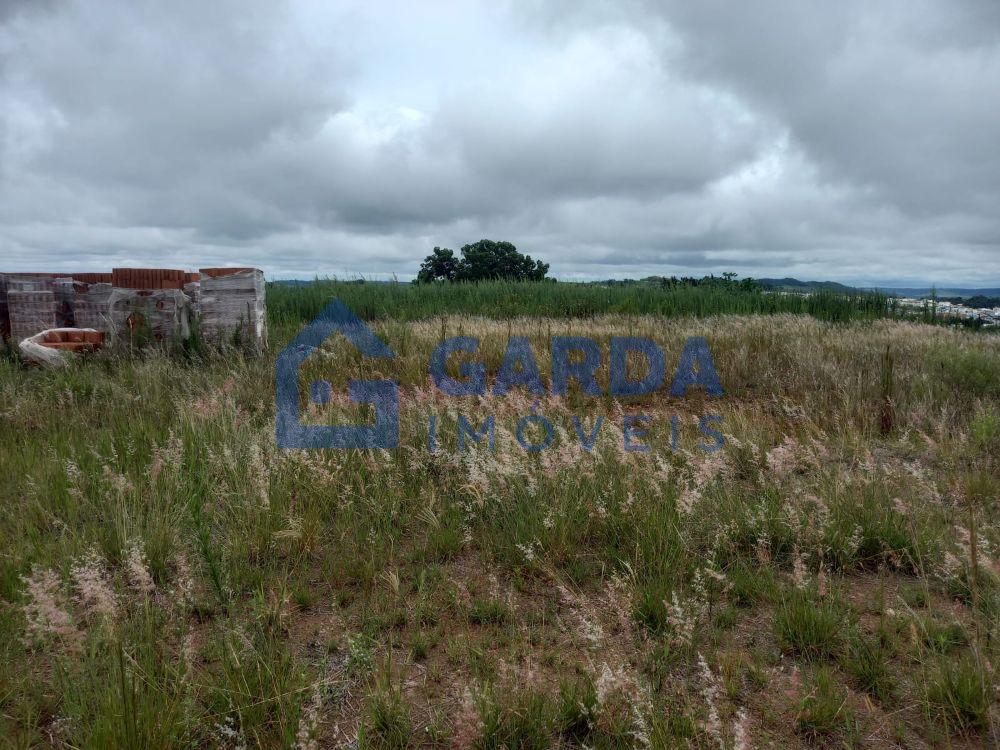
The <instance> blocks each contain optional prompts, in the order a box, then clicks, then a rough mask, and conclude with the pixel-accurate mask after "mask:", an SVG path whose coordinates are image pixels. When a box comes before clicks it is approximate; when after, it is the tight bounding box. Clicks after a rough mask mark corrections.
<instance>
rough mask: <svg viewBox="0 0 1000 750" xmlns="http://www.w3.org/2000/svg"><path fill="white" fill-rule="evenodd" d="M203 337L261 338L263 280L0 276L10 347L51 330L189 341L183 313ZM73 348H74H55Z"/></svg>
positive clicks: (152, 271)
mask: <svg viewBox="0 0 1000 750" xmlns="http://www.w3.org/2000/svg"><path fill="white" fill-rule="evenodd" d="M192 307H193V308H194V309H195V310H197V311H199V312H200V314H201V321H202V330H203V331H204V334H205V336H206V338H208V339H209V340H214V341H217V342H220V343H228V342H230V341H232V340H234V339H235V338H236V337H242V338H243V339H244V340H246V339H247V338H254V339H256V340H258V341H260V340H262V339H263V338H264V337H265V333H266V332H265V317H264V316H265V311H264V274H263V272H262V271H260V270H258V269H256V268H206V269H203V270H202V272H201V273H200V274H198V273H186V272H184V271H180V270H176V269H169V268H115V269H113V270H112V272H111V273H74V274H51V273H35V274H29V273H18V274H0V334H2V335H3V336H4V337H9V338H10V339H11V340H13V341H15V342H19V341H22V340H23V339H26V338H28V337H30V336H33V335H35V334H37V333H40V332H41V331H43V330H47V329H49V328H57V327H77V328H93V329H95V330H97V331H101V332H104V333H108V334H111V335H113V336H118V337H122V336H124V337H126V338H128V339H130V340H131V339H133V338H134V336H135V334H136V332H137V331H138V330H140V329H141V330H143V331H144V332H146V333H148V334H149V335H150V337H151V338H153V339H155V340H166V339H170V338H174V337H181V338H183V337H186V336H188V335H189V326H188V323H189V319H188V318H189V312H190V310H191V308H192ZM56 343H78V342H56Z"/></svg>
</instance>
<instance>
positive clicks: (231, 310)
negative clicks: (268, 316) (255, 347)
mask: <svg viewBox="0 0 1000 750" xmlns="http://www.w3.org/2000/svg"><path fill="white" fill-rule="evenodd" d="M198 309H199V311H200V313H201V332H202V335H203V336H204V337H205V339H206V340H208V341H216V340H221V339H224V338H226V337H229V336H243V337H244V338H248V339H256V340H258V341H260V340H262V339H263V338H264V333H265V323H264V272H263V271H260V270H258V269H256V268H203V269H201V295H200V302H199V305H198Z"/></svg>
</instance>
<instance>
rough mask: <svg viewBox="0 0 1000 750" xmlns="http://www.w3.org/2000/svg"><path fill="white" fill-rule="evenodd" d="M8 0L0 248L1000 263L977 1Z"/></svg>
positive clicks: (572, 261) (908, 274)
mask: <svg viewBox="0 0 1000 750" xmlns="http://www.w3.org/2000/svg"><path fill="white" fill-rule="evenodd" d="M412 5H413V4H407V3H403V2H398V3H387V4H377V8H372V7H371V5H370V4H365V3H362V2H342V3H337V4H334V5H332V6H331V5H330V4H326V3H319V2H314V3H310V2H302V3H294V4H288V5H286V4H275V3H269V2H263V1H261V2H259V3H253V2H251V3H247V2H235V0H233V2H223V3H213V4H210V5H209V6H208V7H205V5H204V4H195V3H186V2H176V3H170V4H161V3H153V2H139V3H134V2H133V3H126V2H124V0H113V1H112V2H101V3H97V2H96V0H66V1H65V2H53V3H49V4H45V5H42V6H38V5H35V4H31V5H30V6H29V5H28V4H24V3H18V4H6V5H3V6H0V103H2V105H3V106H2V107H0V268H5V269H6V268H9V269H15V270H28V269H39V270H45V269H52V270H57V269H70V268H72V269H80V268H93V269H97V268H107V267H109V266H111V265H117V264H127V263H146V264H148V263H157V264H163V263H170V264H177V265H181V266H185V267H192V266H197V265H204V264H220V263H225V262H241V263H242V262H252V263H255V264H257V265H260V266H261V267H263V268H265V270H266V271H268V273H269V274H271V275H276V276H300V277H301V276H312V275H314V274H320V275H325V274H340V275H353V274H365V275H388V274H393V273H396V274H398V275H399V276H400V277H403V278H406V277H408V276H410V275H412V274H413V273H414V272H415V270H416V267H417V265H418V263H419V260H420V258H421V257H422V256H423V255H424V254H426V253H427V252H428V251H429V248H430V247H432V246H433V245H449V246H452V247H457V246H459V245H461V244H463V243H465V242H469V241H474V240H476V239H479V238H480V237H496V238H504V239H510V240H511V241H513V242H515V243H516V244H517V245H518V246H519V247H521V248H522V249H525V250H527V251H528V252H531V253H532V254H533V255H535V256H539V257H542V258H544V259H546V260H547V261H549V262H550V263H551V264H552V268H553V270H554V271H555V272H556V273H557V274H558V275H560V276H563V277H566V278H595V277H597V278H603V277H608V276H623V275H645V274H649V273H665V274H670V273H684V274H700V273H707V272H713V271H714V272H719V271H723V270H734V271H737V272H741V273H746V274H750V275H759V276H764V275H798V276H809V277H811V278H831V279H841V280H847V281H855V282H889V281H908V282H909V281H912V282H917V281H928V282H929V281H936V282H939V283H951V284H957V283H961V284H970V285H972V284H980V285H996V284H1000V215H998V214H997V212H996V210H995V206H996V205H1000V152H998V149H997V148H996V145H995V144H996V135H995V133H997V132H1000V97H998V96H996V93H995V92H996V90H997V85H998V84H1000V8H998V6H997V5H996V3H995V2H992V0H960V1H958V2H948V3H945V2H943V1H941V2H931V0H920V1H918V2H903V0H896V1H894V2H888V3H879V4H877V5H875V4H870V3H862V2H860V0H855V1H854V2H848V3H835V4H830V3H828V4H820V3H802V2H795V1H793V0H770V1H769V2H765V3H755V4H752V5H751V4H743V5H738V4H737V5H733V4H731V3H722V2H703V3H687V2H682V1H681V0H677V1H676V2H656V3H647V2H642V1H641V0H635V1H634V2H628V3H607V2H591V3H571V4H568V3H565V2H541V0H536V1H535V2H531V3H527V4H525V3H517V4H514V3H511V4H510V5H508V6H499V7H498V6H496V5H495V4H485V3H484V4H482V5H469V4H463V5H461V6H452V7H448V6H443V5H442V6H438V5H424V6H423V7H419V8H415V7H412Z"/></svg>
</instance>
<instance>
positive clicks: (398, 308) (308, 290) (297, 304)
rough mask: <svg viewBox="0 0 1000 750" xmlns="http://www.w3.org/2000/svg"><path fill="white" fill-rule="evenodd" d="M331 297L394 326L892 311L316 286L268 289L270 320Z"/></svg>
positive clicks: (664, 295) (283, 319)
mask: <svg viewBox="0 0 1000 750" xmlns="http://www.w3.org/2000/svg"><path fill="white" fill-rule="evenodd" d="M331 297H336V298H338V299H340V300H342V301H343V302H344V303H345V304H346V305H347V306H348V307H350V308H351V309H352V310H354V311H355V312H356V313H357V314H358V315H359V316H360V317H361V318H363V319H365V320H400V321H408V320H421V319H425V318H428V317H430V316H433V315H487V316H489V317H491V318H509V317H517V316H523V315H531V316H535V317H554V318H565V317H576V318H580V317H588V316H592V315H608V314H625V315H664V316H667V317H670V318H676V317H705V316H707V315H725V314H729V315H769V314H775V313H805V314H809V315H813V316H814V317H817V318H820V319H822V320H830V321H841V322H843V321H849V320H871V319H873V318H881V317H886V316H891V315H893V314H894V313H895V312H896V311H895V310H894V308H893V307H892V305H891V301H890V300H889V299H888V298H887V297H885V296H883V295H881V294H855V295H848V294H834V293H832V292H818V293H816V294H812V295H810V296H805V295H801V294H798V295H788V294H770V293H767V292H764V291H763V290H761V289H748V288H741V287H740V285H739V284H738V283H736V282H733V283H726V282H723V281H722V280H721V279H717V280H716V284H705V285H701V286H690V285H684V286H678V287H675V288H669V289H664V288H661V287H658V286H653V285H644V284H636V285H629V286H601V285H596V284H576V283H568V282H567V283H555V282H553V283H542V284H539V283H537V282H509V281H495V282H481V283H478V284H419V285H415V284H382V283H371V282H368V283H356V282H345V281H329V280H317V281H316V282H314V283H311V284H308V285H303V286H294V285H286V284H270V285H269V287H268V314H269V316H270V317H271V320H272V322H273V323H274V324H276V325H279V326H285V325H293V324H294V325H298V324H301V323H304V322H306V321H308V320H312V318H313V317H315V316H316V314H317V313H319V311H320V310H322V309H323V306H324V305H325V304H326V302H327V300H329V299H330V298H331Z"/></svg>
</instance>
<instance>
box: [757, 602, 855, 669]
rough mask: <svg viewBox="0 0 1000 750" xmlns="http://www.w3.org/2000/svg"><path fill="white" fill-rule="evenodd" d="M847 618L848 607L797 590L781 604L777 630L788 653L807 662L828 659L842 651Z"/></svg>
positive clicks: (777, 616)
mask: <svg viewBox="0 0 1000 750" xmlns="http://www.w3.org/2000/svg"><path fill="white" fill-rule="evenodd" d="M844 617H845V610H844V607H843V606H842V605H841V604H840V603H839V602H837V601H836V600H834V599H832V598H831V599H817V598H815V597H812V596H810V595H808V594H806V593H804V592H800V591H797V590H796V591H793V592H791V593H789V594H786V596H785V598H784V599H783V600H782V601H781V602H780V603H779V604H778V607H777V610H776V611H775V613H774V629H775V633H776V634H777V637H778V641H779V642H780V643H781V645H782V646H783V647H784V648H786V649H787V650H788V651H791V652H792V653H794V654H797V655H799V656H803V657H805V658H807V659H826V658H829V657H830V656H832V655H833V654H834V653H835V652H836V651H837V649H838V648H839V647H840V644H841V640H842V633H843V626H844Z"/></svg>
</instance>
